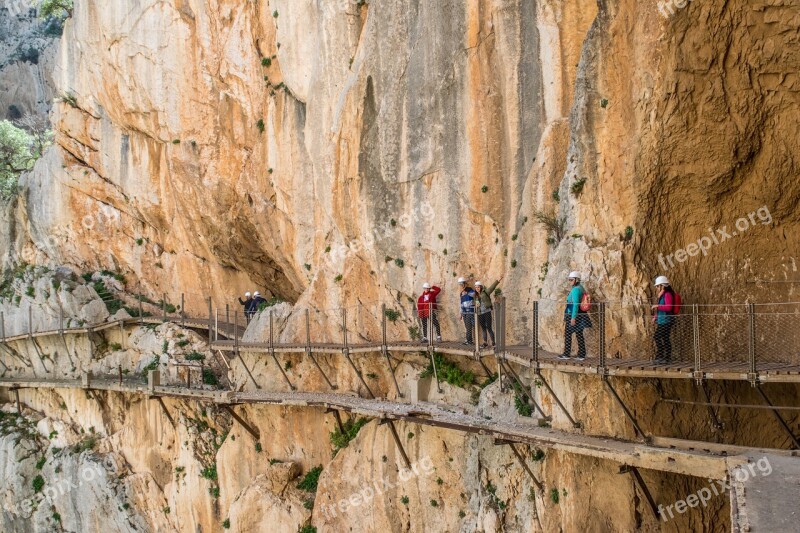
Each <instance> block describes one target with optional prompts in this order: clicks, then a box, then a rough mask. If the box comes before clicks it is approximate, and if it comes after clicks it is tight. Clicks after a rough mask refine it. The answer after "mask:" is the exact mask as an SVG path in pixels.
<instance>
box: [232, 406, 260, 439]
mask: <svg viewBox="0 0 800 533" xmlns="http://www.w3.org/2000/svg"><path fill="white" fill-rule="evenodd" d="M222 408H223V409H225V410H226V411H227V412H228V413H229V414H230V415H231V416H232V417H233V419H234V420H236V421H237V422H239V425H240V426H242V427H243V428H244V430H245V431H247V432H248V433H250V435H251V436H252V437H253V438H254V439H255V440H256V441H258V440H259V439H260V438H261V433H260V432H259V431H258V428H256V427H253V426H251V425H250V424H248V423H247V421H245V420H244V419H243V418H242V417H241V416H239V415H237V414H236V411H234V410H233V406H232V405H227V404H222Z"/></svg>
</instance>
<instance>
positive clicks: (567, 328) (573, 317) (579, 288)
mask: <svg viewBox="0 0 800 533" xmlns="http://www.w3.org/2000/svg"><path fill="white" fill-rule="evenodd" d="M567 279H568V280H569V285H570V287H571V288H570V290H569V294H568V295H567V305H566V306H565V307H564V352H563V353H562V354H561V355H560V356H559V359H569V358H570V357H571V356H572V334H573V333H574V334H575V338H576V339H577V340H578V357H577V359H578V361H583V360H584V359H586V341H585V340H584V338H583V330H584V329H586V328H590V327H592V321H591V319H590V318H589V314H588V313H587V312H586V311H583V310H582V309H581V301H582V300H583V295H584V294H585V293H586V290H585V289H584V288H583V285H581V275H580V274H578V273H577V272H575V271H572V272H570V273H569V276H568V278H567Z"/></svg>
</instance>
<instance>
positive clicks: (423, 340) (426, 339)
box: [419, 337, 428, 342]
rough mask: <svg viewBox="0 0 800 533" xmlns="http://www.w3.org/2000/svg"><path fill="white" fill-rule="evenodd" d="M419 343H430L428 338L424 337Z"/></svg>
mask: <svg viewBox="0 0 800 533" xmlns="http://www.w3.org/2000/svg"><path fill="white" fill-rule="evenodd" d="M419 342H428V337H422V338H421V339H420V340H419Z"/></svg>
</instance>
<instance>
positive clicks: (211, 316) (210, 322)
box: [208, 296, 214, 342]
mask: <svg viewBox="0 0 800 533" xmlns="http://www.w3.org/2000/svg"><path fill="white" fill-rule="evenodd" d="M213 320H214V311H213V309H212V307H211V296H209V297H208V342H212V341H213V340H214V337H212V336H211V333H212V329H211V328H212V326H213V325H214V322H213Z"/></svg>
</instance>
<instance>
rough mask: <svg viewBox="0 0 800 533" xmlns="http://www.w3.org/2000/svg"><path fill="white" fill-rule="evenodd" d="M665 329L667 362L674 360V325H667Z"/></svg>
mask: <svg viewBox="0 0 800 533" xmlns="http://www.w3.org/2000/svg"><path fill="white" fill-rule="evenodd" d="M665 326H666V327H665V328H664V359H666V360H667V362H669V361H671V360H672V339H671V338H670V337H671V336H672V323H671V322H670V323H669V324H665Z"/></svg>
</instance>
